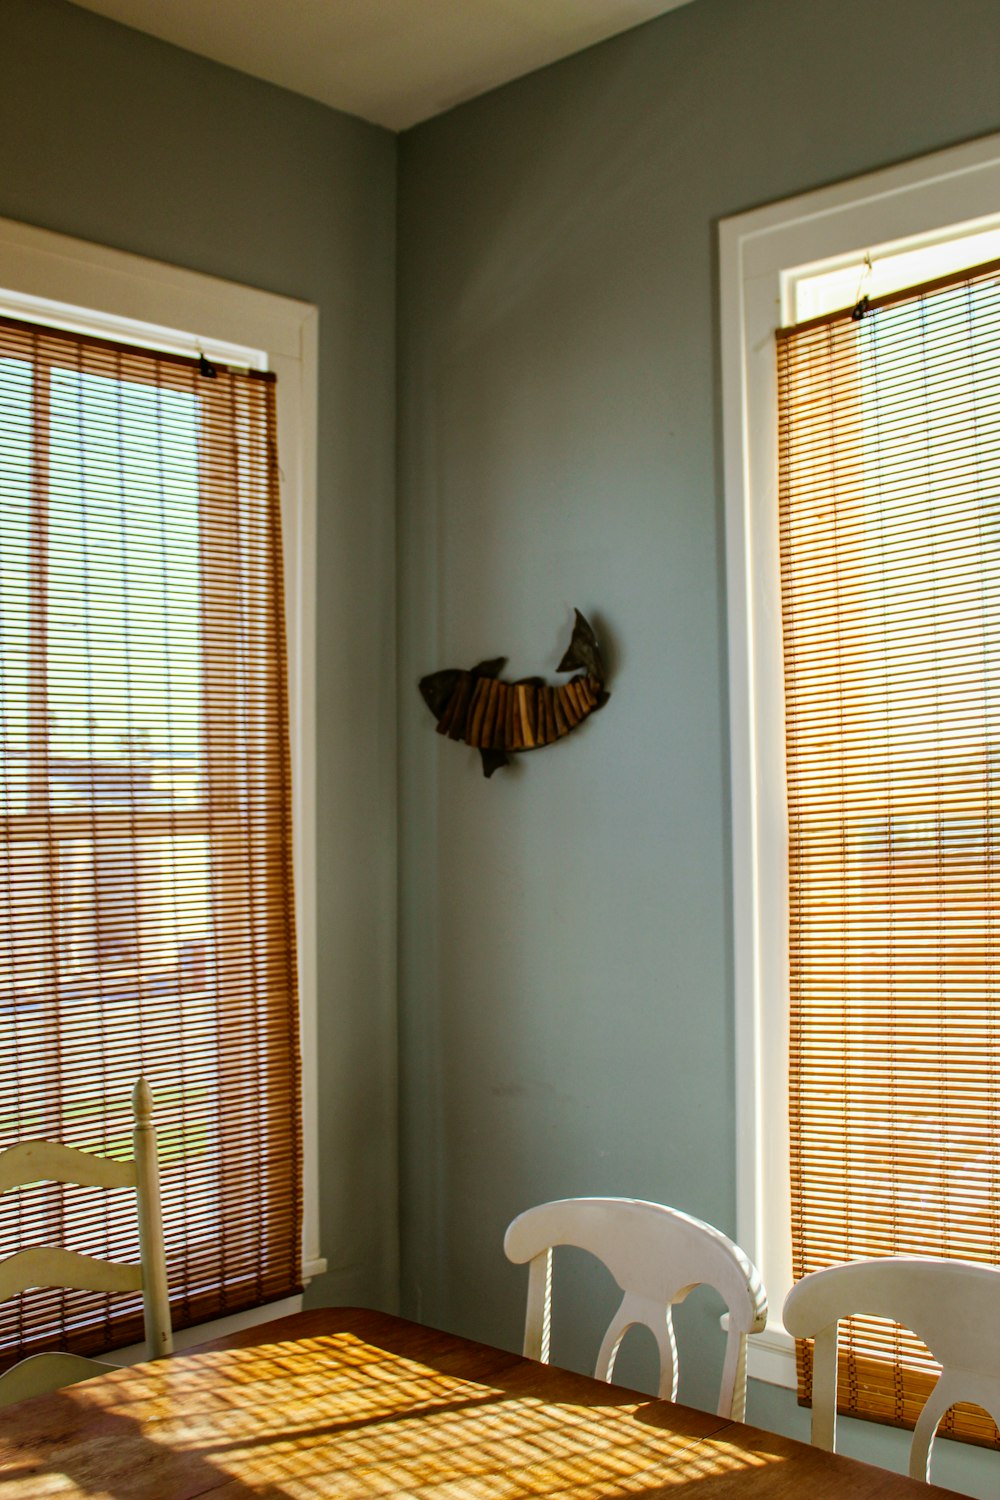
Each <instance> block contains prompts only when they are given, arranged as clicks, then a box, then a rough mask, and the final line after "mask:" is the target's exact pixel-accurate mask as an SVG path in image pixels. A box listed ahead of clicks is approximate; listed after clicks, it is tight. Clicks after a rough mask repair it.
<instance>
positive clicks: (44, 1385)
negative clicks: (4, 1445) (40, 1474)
mask: <svg viewBox="0 0 1000 1500" xmlns="http://www.w3.org/2000/svg"><path fill="white" fill-rule="evenodd" d="M132 1109H133V1114H134V1117H135V1130H134V1132H133V1143H134V1147H135V1159H134V1160H132V1161H126V1162H119V1161H112V1160H110V1159H109V1158H107V1157H101V1156H95V1155H93V1154H92V1153H90V1152H87V1151H80V1150H78V1149H77V1148H76V1147H68V1146H63V1145H61V1144H59V1143H57V1142H53V1141H28V1142H21V1143H19V1144H18V1145H15V1146H10V1147H8V1149H7V1150H6V1151H4V1152H2V1153H0V1191H4V1192H6V1191H10V1190H11V1189H12V1188H15V1187H25V1186H27V1185H29V1184H30V1183H33V1182H39V1181H43V1180H49V1181H53V1182H71V1183H82V1184H84V1185H85V1186H90V1187H108V1188H117V1187H134V1188H135V1190H136V1209H137V1214H138V1219H139V1247H140V1264H139V1265H137V1266H136V1265H120V1264H117V1263H115V1262H113V1261H107V1260H98V1259H96V1258H94V1257H92V1256H89V1255H80V1254H78V1253H77V1252H76V1251H75V1250H64V1249H62V1248H61V1247H60V1246H56V1245H38V1246H33V1247H32V1248H31V1249H28V1250H19V1251H17V1253H16V1254H14V1255H10V1256H8V1257H7V1259H6V1260H3V1261H0V1302H3V1301H5V1300H6V1299H7V1298H8V1297H13V1296H15V1295H16V1294H17V1293H18V1292H23V1291H25V1290H26V1289H27V1288H28V1287H49V1286H53V1287H60V1286H61V1287H71V1288H75V1289H78V1290H81V1291H94V1292H138V1291H141V1292H142V1294H143V1304H144V1322H145V1331H146V1358H147V1359H158V1358H160V1357H161V1356H162V1355H165V1354H170V1353H171V1351H172V1349H173V1335H172V1331H171V1326H170V1297H169V1288H168V1286H167V1267H166V1258H165V1253H164V1245H163V1217H162V1210H161V1206H160V1176H159V1167H158V1163H157V1155H156V1135H155V1132H154V1129H153V1098H152V1094H151V1093H150V1090H149V1085H148V1084H147V1082H146V1080H145V1079H144V1078H140V1079H139V1080H138V1082H137V1083H136V1085H135V1089H134V1090H133V1093H132ZM26 1366H27V1367H28V1368H27V1370H25V1367H26ZM114 1368H116V1367H115V1366H114V1365H107V1364H104V1363H102V1362H100V1361H98V1360H85V1359H81V1358H80V1357H79V1356H77V1355H69V1354H58V1353H54V1354H44V1355H32V1356H31V1357H30V1359H28V1360H22V1361H21V1362H20V1363H19V1364H17V1365H15V1366H14V1367H13V1369H11V1370H8V1371H7V1372H6V1373H5V1375H4V1376H3V1377H0V1406H4V1405H8V1404H9V1403H10V1402H12V1401H21V1400H23V1399H24V1397H25V1396H26V1395H37V1394H39V1393H40V1392H41V1391H43V1390H58V1388H59V1387H60V1385H64V1384H72V1383H73V1382H74V1381H76V1380H85V1379H87V1378H88V1376H89V1375H95V1374H100V1373H101V1372H102V1371H104V1370H106V1369H114ZM19 1371H24V1374H23V1375H20V1374H18V1372H19ZM66 1371H68V1372H69V1374H70V1379H69V1380H63V1378H62V1375H63V1374H64V1373H65V1372H66ZM74 1371H77V1372H78V1373H75V1374H74V1373H73V1372H74ZM79 1372H82V1373H79Z"/></svg>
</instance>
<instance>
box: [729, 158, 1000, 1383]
mask: <svg viewBox="0 0 1000 1500" xmlns="http://www.w3.org/2000/svg"><path fill="white" fill-rule="evenodd" d="M997 224H1000V136H991V137H986V138H983V139H982V140H978V141H973V142H970V143H969V144H968V145H965V146H959V147H955V148H952V149H949V150H947V151H940V152H936V153H935V154H934V155H932V156H927V157H923V158H921V159H919V160H917V161H913V162H907V163H905V164H904V165H902V166H898V167H892V168H889V169H887V170H885V171H881V172H875V173H872V174H870V175H868V176H865V177H859V178H855V179H854V180H853V181H850V182H846V183H839V184H837V185H835V186H833V187H829V188H824V189H821V190H819V191H817V192H814V193H808V194H805V195H803V196H801V197H797V198H791V199H787V200H785V201H784V202H781V203H776V204H771V205H769V206H767V207H765V208H761V209H757V210H754V211H753V212H751V213H747V214H741V215H739V216H737V217H734V218H731V219H725V220H723V221H722V223H721V224H720V227H719V242H720V298H721V332H722V400H723V444H724V483H725V516H726V570H727V607H728V617H729V622H728V623H729V636H728V639H729V704H730V755H731V770H730V777H731V782H730V784H731V796H732V881H733V925H734V932H733V952H734V972H735V1001H736V1130H737V1137H736V1169H737V1229H736V1233H737V1238H738V1240H739V1242H740V1244H741V1245H743V1247H744V1248H745V1249H746V1251H747V1253H748V1254H749V1255H750V1256H751V1257H752V1258H753V1260H754V1261H755V1263H756V1264H757V1266H758V1267H759V1269H760V1271H761V1274H762V1276H763V1278H764V1283H765V1285H766V1287H767V1290H768V1299H769V1302H770V1306H771V1311H770V1316H769V1319H768V1326H767V1329H766V1331H765V1332H764V1333H762V1334H760V1335H757V1336H756V1337H755V1339H753V1340H752V1341H751V1344H752V1346H753V1347H751V1351H750V1362H749V1371H750V1374H751V1375H753V1376H755V1377H756V1378H758V1379H762V1380H766V1381H769V1382H771V1383H773V1384H777V1385H785V1386H791V1387H794V1386H795V1364H794V1348H793V1344H792V1340H791V1339H790V1338H789V1336H788V1334H787V1333H785V1330H784V1327H783V1324H782V1322H781V1308H782V1305H783V1303H784V1299H785V1296H786V1294H787V1292H788V1290H789V1288H790V1287H791V1284H792V1275H791V1243H790V1240H791V1235H790V1212H789V1202H790V1195H789V1173H788V1150H789V1137H788V994H789V972H788V846H787V803H786V794H785V749H784V693H783V684H782V660H781V590H780V575H779V561H778V455H777V437H778V424H777V378H776V365H775V343H774V333H775V329H777V328H778V327H780V326H782V325H783V324H785V323H788V322H792V321H794V318H795V305H796V293H797V289H798V288H799V287H800V286H801V284H802V282H803V279H804V278H806V277H808V276H811V275H818V274H820V273H825V272H828V271H830V270H835V269H837V268H838V267H843V266H846V265H848V264H854V265H860V264H861V263H862V262H863V258H864V256H865V254H866V252H867V253H869V254H870V255H871V257H872V259H873V260H877V259H878V257H879V255H880V254H881V255H887V254H889V253H890V252H891V251H892V250H900V249H902V248H904V247H905V248H906V249H911V248H922V247H924V246H928V245H931V244H934V243H943V242H945V241H949V240H955V239H957V238H959V237H960V236H963V235H965V234H968V233H969V232H970V231H972V230H978V229H980V228H982V229H986V228H993V227H995V226H996V225H997Z"/></svg>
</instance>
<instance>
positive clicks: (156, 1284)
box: [132, 1078, 174, 1359]
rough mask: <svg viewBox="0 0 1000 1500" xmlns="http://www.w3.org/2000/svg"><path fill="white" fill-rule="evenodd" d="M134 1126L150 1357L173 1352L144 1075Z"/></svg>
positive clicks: (157, 1171) (135, 1095) (155, 1161)
mask: <svg viewBox="0 0 1000 1500" xmlns="http://www.w3.org/2000/svg"><path fill="white" fill-rule="evenodd" d="M132 1112H133V1115H134V1117H135V1130H134V1131H133V1133H132V1143H133V1146H134V1149H135V1170H136V1193H137V1196H138V1200H139V1254H140V1257H141V1260H142V1298H143V1311H144V1314H145V1323H146V1346H147V1348H148V1350H149V1358H150V1359H159V1358H160V1357H161V1355H164V1354H170V1353H172V1352H173V1347H174V1343H173V1334H172V1330H171V1327H170V1289H169V1287H168V1285H167V1260H166V1253H165V1251H164V1246H163V1212H162V1208H161V1205H160V1165H159V1160H158V1158H157V1154H156V1133H155V1131H154V1130H153V1096H152V1094H151V1093H150V1090H149V1084H148V1083H147V1082H146V1080H145V1078H140V1079H138V1080H137V1082H136V1085H135V1088H134V1090H133V1091H132Z"/></svg>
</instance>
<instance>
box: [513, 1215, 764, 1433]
mask: <svg viewBox="0 0 1000 1500" xmlns="http://www.w3.org/2000/svg"><path fill="white" fill-rule="evenodd" d="M556 1245H576V1246H578V1247H579V1248H581V1249H583V1250H589V1251H590V1253H591V1254H592V1255H596V1256H597V1257H598V1259H599V1260H602V1261H603V1262H604V1264H605V1265H606V1266H607V1268H608V1270H609V1271H610V1272H611V1274H612V1276H613V1277H614V1279H615V1281H616V1282H617V1283H618V1285H619V1287H620V1288H621V1290H622V1300H621V1304H620V1305H619V1307H618V1310H617V1312H616V1313H615V1315H614V1317H613V1318H612V1320H611V1323H610V1325H609V1327H608V1331H607V1333H606V1334H605V1335H604V1340H603V1342H602V1344H601V1348H600V1353H599V1354H598V1357H597V1364H596V1366H595V1369H594V1374H595V1375H596V1376H597V1378H598V1379H599V1380H610V1379H611V1378H612V1375H613V1372H614V1366H615V1356H616V1355H617V1353H618V1349H619V1346H620V1344H621V1341H622V1339H623V1338H624V1336H625V1334H626V1333H627V1332H628V1330H629V1329H630V1328H631V1327H633V1326H634V1325H635V1324H637V1323H641V1324H644V1325H645V1326H646V1327H647V1328H649V1329H650V1330H651V1331H652V1333H653V1336H654V1338H655V1339H656V1343H657V1346H658V1348H659V1351H660V1390H659V1393H660V1395H661V1396H667V1397H669V1399H670V1400H674V1399H675V1398H676V1396H677V1347H676V1343H675V1340H674V1328H673V1317H672V1314H671V1308H672V1306H673V1304H674V1303H676V1302H683V1301H684V1298H685V1297H686V1296H687V1294H688V1293H689V1292H690V1291H691V1290H692V1289H693V1288H694V1287H696V1286H700V1285H702V1284H707V1285H708V1286H712V1287H715V1289H716V1291H718V1292H719V1293H720V1294H721V1296H722V1298H723V1300H724V1301H725V1303H726V1306H727V1307H728V1309H729V1333H728V1338H727V1343H726V1357H725V1364H724V1366H723V1372H722V1385H721V1389H720V1392H719V1404H718V1408H717V1409H718V1412H719V1415H720V1416H725V1417H736V1418H740V1417H742V1416H743V1412H744V1409H745V1403H746V1340H747V1335H748V1334H750V1333H759V1332H760V1330H761V1329H762V1328H763V1327H764V1325H765V1323H766V1322H767V1298H766V1296H765V1293H764V1286H763V1283H762V1281H761V1279H760V1275H759V1274H758V1272H757V1270H756V1268H755V1267H754V1266H753V1265H752V1263H751V1262H750V1260H749V1259H748V1258H747V1256H746V1255H745V1254H744V1253H743V1251H742V1250H741V1249H740V1248H739V1246H738V1245H735V1244H734V1243H733V1241H732V1240H730V1239H728V1238H727V1237H726V1235H724V1234H723V1233H722V1232H721V1230H718V1229H714V1228H713V1227H712V1225H711V1224H705V1223H703V1222H702V1221H701V1219H694V1218H692V1217H691V1216H690V1215H689V1214H684V1213H680V1212H679V1211H678V1210H677V1209H675V1208H667V1207H666V1206H665V1205H664V1204H662V1203H644V1202H642V1201H641V1200H639V1199H636V1198H563V1199H559V1200H557V1201H556V1202H554V1203H542V1204H539V1206H538V1207H537V1208H529V1209H527V1210H526V1211H525V1212H524V1213H523V1214H520V1215H519V1216H518V1217H517V1218H516V1219H515V1220H514V1221H513V1223H512V1224H511V1225H510V1227H509V1228H508V1230H507V1234H506V1236H505V1238H504V1249H505V1251H506V1252H507V1256H508V1258H509V1259H510V1260H512V1261H514V1262H516V1263H517V1264H519V1265H523V1264H524V1262H525V1261H528V1262H529V1263H530V1270H529V1277H528V1310H527V1316H526V1319H525V1325H524V1353H525V1354H526V1355H527V1356H528V1357H529V1358H530V1359H540V1360H542V1361H543V1362H544V1363H546V1364H547V1363H548V1359H549V1326H550V1318H551V1303H552V1251H553V1249H554V1247H555V1246H556Z"/></svg>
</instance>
